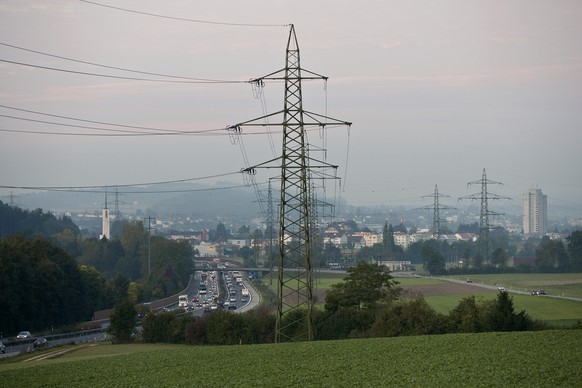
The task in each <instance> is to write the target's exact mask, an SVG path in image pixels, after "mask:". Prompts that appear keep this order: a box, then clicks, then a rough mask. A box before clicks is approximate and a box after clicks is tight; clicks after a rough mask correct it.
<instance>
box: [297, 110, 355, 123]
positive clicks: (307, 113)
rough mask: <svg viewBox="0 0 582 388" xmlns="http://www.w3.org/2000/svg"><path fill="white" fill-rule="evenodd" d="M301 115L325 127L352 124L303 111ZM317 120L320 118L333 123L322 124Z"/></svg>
mask: <svg viewBox="0 0 582 388" xmlns="http://www.w3.org/2000/svg"><path fill="white" fill-rule="evenodd" d="M303 114H304V115H305V116H307V117H310V118H312V119H313V120H315V121H316V122H317V123H319V124H320V125H323V126H326V125H336V124H342V125H348V126H351V125H352V123H350V122H349V121H344V120H340V119H335V118H333V117H329V116H325V115H321V114H319V113H314V112H310V111H307V110H304V111H303ZM317 118H321V119H324V120H332V121H334V122H333V123H330V122H327V121H326V122H322V121H319V120H318V119H317Z"/></svg>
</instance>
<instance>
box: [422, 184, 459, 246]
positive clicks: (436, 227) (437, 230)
mask: <svg viewBox="0 0 582 388" xmlns="http://www.w3.org/2000/svg"><path fill="white" fill-rule="evenodd" d="M428 197H430V198H433V201H434V203H433V205H432V206H425V207H423V208H421V209H432V211H433V218H432V233H433V235H434V236H436V240H437V242H440V241H441V235H442V233H441V221H442V220H441V217H440V210H441V209H443V210H446V209H454V207H450V206H446V205H441V204H440V198H450V196H449V195H444V194H440V193H439V187H438V185H434V193H433V194H431V195H423V198H428Z"/></svg>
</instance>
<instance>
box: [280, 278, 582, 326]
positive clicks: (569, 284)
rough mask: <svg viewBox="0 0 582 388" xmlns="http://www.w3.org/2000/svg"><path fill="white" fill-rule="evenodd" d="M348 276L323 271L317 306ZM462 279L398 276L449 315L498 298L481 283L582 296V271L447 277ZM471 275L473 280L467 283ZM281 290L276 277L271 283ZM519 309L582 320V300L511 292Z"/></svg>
mask: <svg viewBox="0 0 582 388" xmlns="http://www.w3.org/2000/svg"><path fill="white" fill-rule="evenodd" d="M345 276H346V274H344V273H338V274H334V273H321V274H320V275H319V276H318V278H317V280H316V283H315V286H316V290H315V292H316V296H317V298H318V301H319V302H318V303H317V304H316V307H317V308H323V301H324V300H325V292H326V291H327V289H329V287H330V286H331V285H332V284H334V283H339V282H341V281H342V280H343V278H344V277H345ZM447 278H449V279H456V280H460V281H461V282H457V283H453V282H448V281H444V280H442V279H439V278H434V277H421V278H415V277H399V278H395V280H397V281H398V282H399V286H400V287H402V289H403V294H402V297H404V298H406V297H414V296H415V295H423V296H424V298H425V299H426V301H427V302H428V303H429V305H430V306H431V307H432V308H434V309H435V310H436V311H437V312H439V313H442V314H447V313H448V312H449V311H450V310H451V309H453V308H454V307H455V306H457V304H458V303H459V301H461V299H463V298H464V297H467V296H470V295H474V296H475V297H476V298H477V299H494V298H495V297H496V295H497V290H496V289H495V288H489V289H488V288H483V287H479V286H478V284H485V285H490V286H496V285H504V286H505V287H506V288H507V289H508V290H521V291H524V292H527V293H529V292H530V291H531V290H532V289H536V290H540V289H544V290H545V291H546V293H548V294H549V295H559V294H562V293H565V294H567V295H571V296H576V295H580V297H582V274H496V275H468V276H463V277H460V276H456V277H449V276H448V277H447ZM467 278H470V279H471V280H472V281H473V283H472V284H468V283H465V281H466V279H467ZM271 288H272V290H273V292H275V293H276V292H277V289H276V280H275V281H274V282H273V285H272V286H271ZM511 296H512V298H513V302H514V306H515V310H516V311H518V312H519V311H521V310H525V311H526V312H527V313H528V315H529V316H530V317H532V318H533V319H537V320H541V321H545V322H547V323H550V324H555V325H558V326H571V325H574V324H576V323H577V322H578V321H582V302H579V301H572V300H565V299H557V298H550V297H544V296H541V295H540V296H534V295H529V294H528V295H519V294H513V293H512V294H511Z"/></svg>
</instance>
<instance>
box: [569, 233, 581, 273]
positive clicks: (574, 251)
mask: <svg viewBox="0 0 582 388" xmlns="http://www.w3.org/2000/svg"><path fill="white" fill-rule="evenodd" d="M566 241H567V247H568V255H569V256H570V268H569V270H570V271H572V272H579V271H582V231H580V230H578V231H575V232H572V233H571V234H570V235H569V236H568V237H566Z"/></svg>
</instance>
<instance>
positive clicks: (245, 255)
mask: <svg viewBox="0 0 582 388" xmlns="http://www.w3.org/2000/svg"><path fill="white" fill-rule="evenodd" d="M253 253H254V252H253V250H252V249H251V248H249V247H247V246H246V245H245V246H244V247H241V248H240V249H239V250H238V255H239V256H240V257H242V259H243V263H244V265H247V266H253V265H255V264H256V263H254V255H253Z"/></svg>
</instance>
